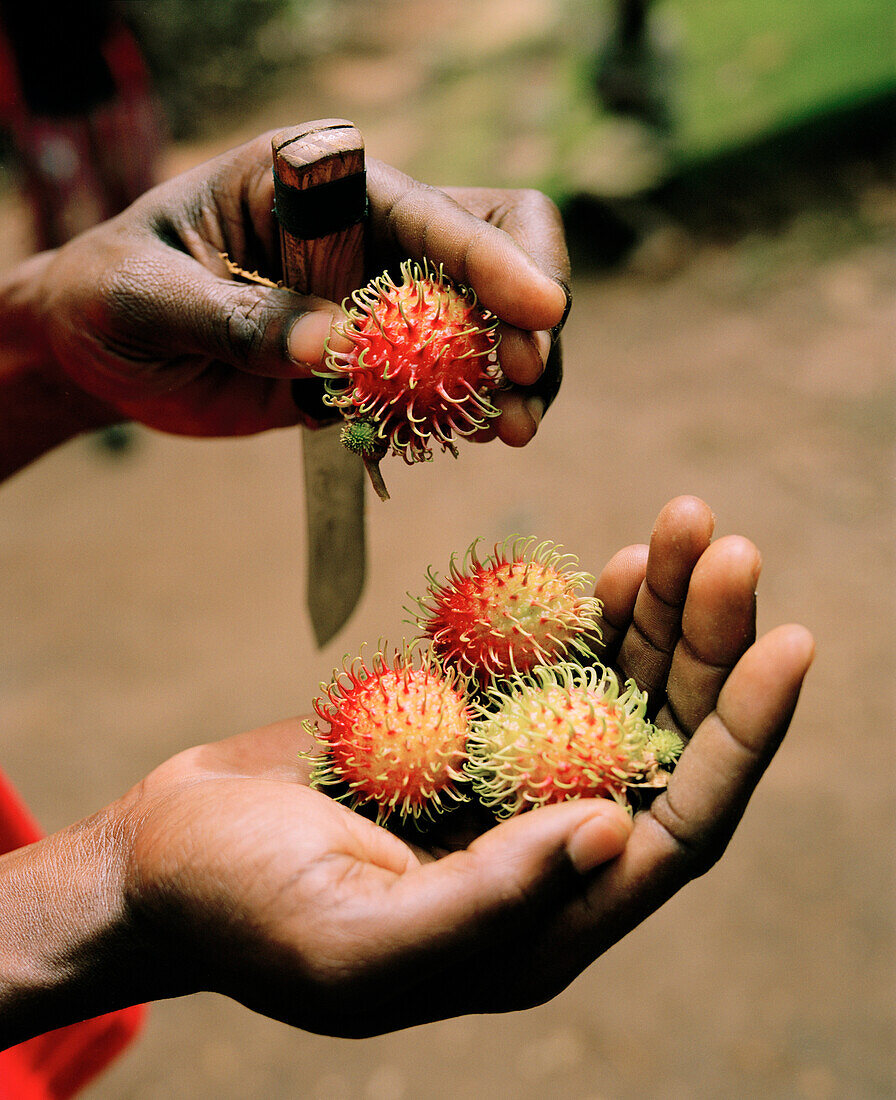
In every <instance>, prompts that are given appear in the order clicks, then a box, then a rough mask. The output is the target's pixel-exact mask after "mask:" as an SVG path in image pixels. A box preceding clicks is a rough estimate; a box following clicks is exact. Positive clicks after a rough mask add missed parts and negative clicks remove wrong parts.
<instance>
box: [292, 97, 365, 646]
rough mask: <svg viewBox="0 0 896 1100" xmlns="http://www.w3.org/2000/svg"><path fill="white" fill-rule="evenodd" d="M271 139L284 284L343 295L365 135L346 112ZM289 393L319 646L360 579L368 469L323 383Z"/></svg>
mask: <svg viewBox="0 0 896 1100" xmlns="http://www.w3.org/2000/svg"><path fill="white" fill-rule="evenodd" d="M271 144H272V148H273V153H274V195H275V213H276V215H277V219H278V221H279V223H280V250H281V256H282V261H283V282H284V284H285V285H286V286H288V287H290V288H292V289H293V290H296V291H298V292H299V293H301V294H315V295H317V296H318V297H321V298H329V299H330V300H331V301H336V302H341V301H342V300H343V299H344V298H346V297H347V296H348V295H349V294H351V292H352V291H353V290H357V289H358V288H359V287H361V286H363V285H364V281H365V279H364V276H365V269H364V219H365V214H366V211H367V182H366V175H365V167H364V142H363V139H362V137H361V135H360V133H359V132H358V131H357V129H356V128H355V127H354V126H353V125H352V123H350V122H348V121H346V120H345V119H338V118H326V119H318V120H317V121H314V122H306V123H303V124H302V125H301V126H296V127H291V128H289V129H286V130H281V131H280V132H279V133H277V134H275V135H274V137H273V139H272V143H271ZM293 391H294V395H295V399H296V403H297V404H298V405H299V407H300V409H302V411H303V412H304V413H305V415H306V424H307V425H308V430H306V431H305V432H303V440H302V445H303V461H304V468H305V511H306V522H307V532H308V558H307V601H308V610H309V612H310V615H311V623H312V627H313V629H314V636H315V639H316V640H317V645H318V648H321V647H323V646H324V645H326V643H327V642H328V641H330V639H331V638H332V637H333V636H334V635H335V634H336V633H337V632H338V631H339V630H340V629H341V628H342V626H343V625H344V624H345V622H346V621H347V620H348V618H349V616H350V615H351V613H352V611H353V610H354V608H355V606H356V604H357V602H358V599H359V598H360V596H361V592H362V590H363V587H364V572H365V560H366V549H365V532H364V482H365V471H364V464H363V462H362V460H361V459H360V458H359V457H358V456H357V455H354V454H352V453H351V452H350V451H348V450H347V449H346V448H345V447H343V446H342V444H341V443H340V441H339V432H340V427H341V424H340V423H336V424H334V423H330V424H326V421H328V420H329V421H332V420H333V419H334V416H333V410H332V409H328V408H327V407H326V406H325V405H323V402H322V401H321V393H322V390H321V383H320V381H319V380H317V379H308V380H304V379H302V380H299V381H296V382H295V383H293ZM321 423H323V424H325V425H326V426H320V425H321Z"/></svg>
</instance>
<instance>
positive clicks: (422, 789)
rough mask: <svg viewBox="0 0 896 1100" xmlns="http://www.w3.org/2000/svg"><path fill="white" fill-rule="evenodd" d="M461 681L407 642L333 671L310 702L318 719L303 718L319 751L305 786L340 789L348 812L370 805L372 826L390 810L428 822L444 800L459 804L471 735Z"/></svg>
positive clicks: (462, 796)
mask: <svg viewBox="0 0 896 1100" xmlns="http://www.w3.org/2000/svg"><path fill="white" fill-rule="evenodd" d="M464 688H465V684H464V682H463V680H462V678H461V677H459V676H458V675H457V674H456V673H455V672H454V671H453V670H448V671H445V670H443V669H442V668H441V667H440V666H439V665H438V664H437V663H436V662H435V660H434V659H433V657H432V654H431V653H429V652H428V651H426V652H424V653H422V654H417V655H416V656H415V654H414V653H413V652H412V651H411V650H410V649H409V648H408V647H407V646H405V647H404V648H403V649H402V650H396V651H395V653H394V654H393V656H392V657H391V659H387V657H386V656H385V654H384V652H383V650H382V649H380V650H379V651H378V652H377V653H376V654H375V656H374V657H373V658H372V660H371V662H370V665H369V667H368V665H367V664H366V663H365V662H364V660H363V658H361V657H358V658H356V659H355V660H354V661H352V662H351V663H350V664H343V668H342V671H341V672H339V671H338V670H334V673H333V679H332V681H331V682H330V683H329V684H326V685H325V684H321V690H322V691H323V695H321V696H320V697H318V698H317V699H315V700H314V703H313V706H314V710H315V712H316V713H317V716H318V718H319V719H320V721H319V722H314V721H313V720H310V721H308V722H306V723H305V728H306V729H307V731H308V732H309V733H310V734H311V735H312V736H313V737H315V738H316V739H317V741H318V742H319V744H320V752H319V753H317V754H315V755H312V756H311V758H310V759H311V762H312V773H311V785H312V786H313V787H316V788H318V789H323V788H328V787H331V788H333V787H335V788H339V790H337V791H336V792H331V793H334V797H336V798H338V799H339V800H340V801H344V802H346V803H347V804H348V805H349V806H350V807H351V808H352V809H358V808H361V807H363V806H365V805H369V806H370V807H371V808H374V809H375V810H376V820H377V823H379V824H381V823H383V822H384V821H386V820H387V819H388V818H389V817H390V816H391V815H392V814H393V813H395V814H397V815H398V817H399V818H400V819H401V820H402V821H405V820H406V819H407V818H409V817H411V818H415V819H416V818H419V817H420V816H421V815H422V816H423V817H426V818H430V819H433V818H435V816H436V815H437V814H438V813H439V812H441V811H442V810H444V809H446V808H447V806H446V805H445V804H444V801H443V800H448V801H449V802H464V801H466V800H467V796H466V795H465V794H464V793H463V791H462V790H461V789H460V788H459V787H458V784H459V783H462V781H463V780H464V775H463V772H462V770H461V769H462V766H463V763H464V760H465V759H466V743H467V738H468V736H469V732H470V712H469V709H468V703H467V698H466V695H465V691H464Z"/></svg>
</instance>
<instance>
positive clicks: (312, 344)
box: [286, 309, 334, 367]
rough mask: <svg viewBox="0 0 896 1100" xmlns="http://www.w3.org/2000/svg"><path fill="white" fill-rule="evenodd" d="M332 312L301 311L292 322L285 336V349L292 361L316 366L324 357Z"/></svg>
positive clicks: (331, 324)
mask: <svg viewBox="0 0 896 1100" xmlns="http://www.w3.org/2000/svg"><path fill="white" fill-rule="evenodd" d="M333 320H334V318H333V314H332V313H328V312H327V311H326V310H322V309H321V310H315V311H314V312H313V313H303V314H302V316H301V317H299V318H298V320H297V321H295V322H294V323H293V326H292V328H291V329H290V330H289V335H288V336H287V338H286V350H287V352H288V353H289V357H290V359H292V361H293V362H294V363H301V364H305V365H306V366H312V367H315V366H317V365H318V364H319V363H320V361H321V360H322V359H323V357H324V351H325V348H326V344H327V339H328V337H329V335H330V329H331V328H332V327H333Z"/></svg>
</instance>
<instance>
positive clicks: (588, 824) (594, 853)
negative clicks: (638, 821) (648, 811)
mask: <svg viewBox="0 0 896 1100" xmlns="http://www.w3.org/2000/svg"><path fill="white" fill-rule="evenodd" d="M614 810H615V811H617V812H615V813H614V812H612V811H614ZM631 831H632V820H631V818H630V817H629V816H628V814H627V813H626V812H625V810H623V809H622V808H621V807H619V806H616V805H615V803H610V804H609V805H608V806H607V807H606V809H605V812H603V813H599V814H598V813H596V814H595V815H594V816H593V817H589V818H588V820H587V821H584V822H583V823H582V824H581V825H580V826H579V827H578V829H576V831H575V832H574V833H573V834H572V836H571V837H570V838H569V840H568V842H567V845H566V854H567V856H568V857H569V861H570V863H571V864H572V865H573V867H574V868H575V869H576V871H578V873H579V874H580V875H587V874H588V873H589V872H590V871H593V870H594V869H595V867H599V866H600V865H601V864H602V863H607V862H608V861H609V860H611V859H615V858H616V856H618V855H619V853H620V852H621V851H622V850H623V848H624V847H625V845H626V842H627V841H628V838H629V836H630V835H631Z"/></svg>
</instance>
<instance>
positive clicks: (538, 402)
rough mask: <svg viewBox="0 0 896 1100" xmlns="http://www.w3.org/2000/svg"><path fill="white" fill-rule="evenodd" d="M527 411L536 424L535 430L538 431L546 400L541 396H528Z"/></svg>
mask: <svg viewBox="0 0 896 1100" xmlns="http://www.w3.org/2000/svg"><path fill="white" fill-rule="evenodd" d="M526 411H527V412H528V413H529V415H530V416H531V417H532V420H533V422H534V424H535V430H536V431H538V426H539V424H540V423H541V418H542V417H543V416H544V401H542V399H541V398H540V397H527V398H526Z"/></svg>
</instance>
